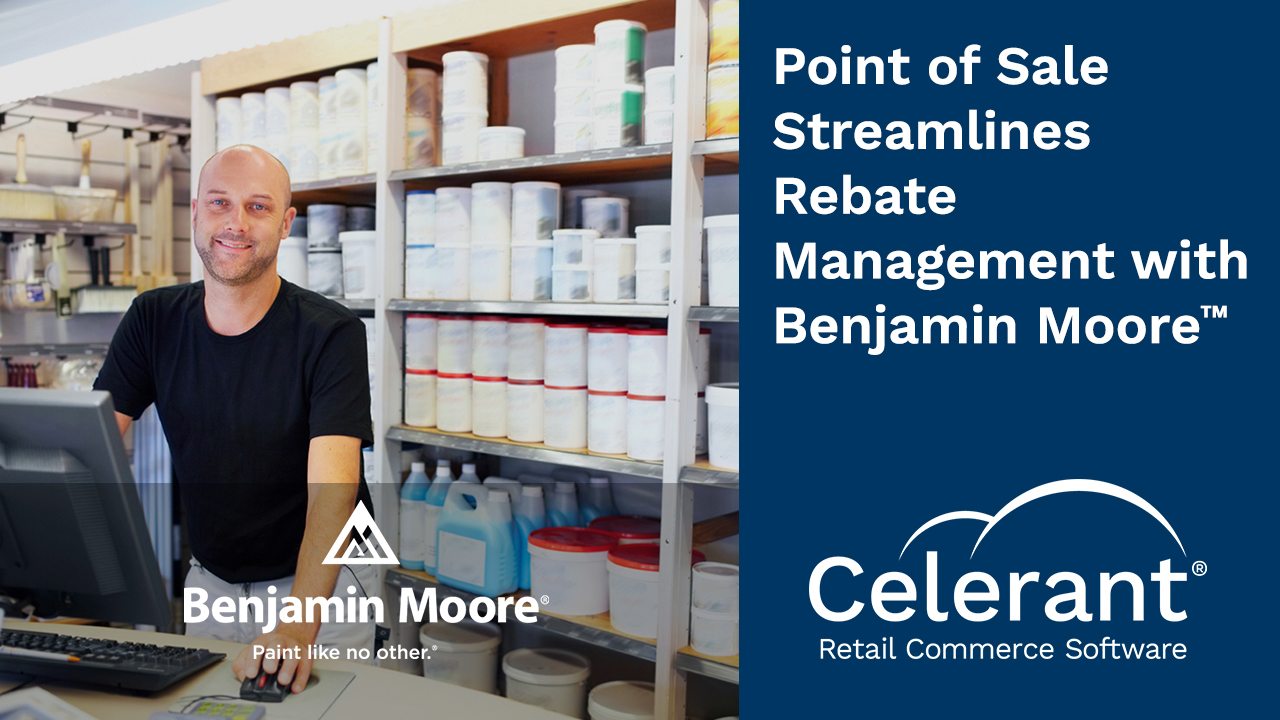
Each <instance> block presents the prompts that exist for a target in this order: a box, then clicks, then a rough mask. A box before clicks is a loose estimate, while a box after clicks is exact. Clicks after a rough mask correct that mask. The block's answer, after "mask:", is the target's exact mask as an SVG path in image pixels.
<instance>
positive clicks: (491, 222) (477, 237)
mask: <svg viewBox="0 0 1280 720" xmlns="http://www.w3.org/2000/svg"><path fill="white" fill-rule="evenodd" d="M471 243H472V244H473V245H476V244H486V245H510V244H511V183H505V182H478V183H474V184H473V185H472V186H471Z"/></svg>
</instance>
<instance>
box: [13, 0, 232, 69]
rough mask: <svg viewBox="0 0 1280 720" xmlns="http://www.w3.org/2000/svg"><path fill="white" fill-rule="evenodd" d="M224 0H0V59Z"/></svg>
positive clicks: (58, 46)
mask: <svg viewBox="0 0 1280 720" xmlns="http://www.w3.org/2000/svg"><path fill="white" fill-rule="evenodd" d="M219 2H221V0H110V1H109V2H101V1H98V2H93V1H92V0H0V28H3V30H4V31H3V37H4V42H3V43H0V65H7V64H9V63H12V62H16V61H18V60H25V59H26V58H30V57H35V56H37V55H43V54H44V53H47V52H53V51H54V50H60V49H62V48H66V47H71V46H72V45H77V44H79V43H82V42H87V41H89V40H93V39H94V38H99V37H102V36H104V35H110V34H112V33H117V32H120V31H122V30H128V29H130V28H135V27H139V26H141V25H146V24H147V23H152V22H155V21H157V20H163V19H165V18H170V17H174V16H176V15H181V14H183V13H186V12H190V11H192V10H196V9H199V8H202V7H208V6H210V5H216V4H217V3H219Z"/></svg>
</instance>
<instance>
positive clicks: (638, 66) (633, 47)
mask: <svg viewBox="0 0 1280 720" xmlns="http://www.w3.org/2000/svg"><path fill="white" fill-rule="evenodd" d="M646 35H647V29H646V28H645V26H644V24H643V23H638V22H634V21H631V20H606V21H604V22H602V23H598V24H597V25H596V28H595V37H596V52H595V57H594V58H593V62H594V66H595V82H596V84H597V85H619V84H622V83H638V82H643V79H644V49H645V48H644V44H645V36H646Z"/></svg>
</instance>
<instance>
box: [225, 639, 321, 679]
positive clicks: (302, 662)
mask: <svg viewBox="0 0 1280 720" xmlns="http://www.w3.org/2000/svg"><path fill="white" fill-rule="evenodd" d="M308 634H311V631H310V630H308V629H307V626H298V627H290V626H288V625H282V626H280V627H279V628H277V629H276V630H275V631H274V632H269V633H266V634H264V635H259V636H258V637H257V638H255V639H254V640H253V642H252V643H250V644H249V645H248V646H247V647H245V649H244V650H241V651H240V654H239V655H238V656H236V659H235V662H233V663H231V670H232V672H234V673H235V675H236V679H237V680H244V679H246V678H251V677H254V676H256V675H257V674H258V668H259V666H261V667H262V669H264V670H265V671H266V672H268V673H277V675H276V682H278V683H279V684H281V685H291V686H292V687H291V688H290V689H291V690H292V691H293V692H294V693H300V692H302V691H303V690H305V689H306V687H307V680H308V679H309V678H310V677H311V665H312V660H311V657H310V656H309V655H310V654H309V652H308V646H309V645H310V644H311V641H312V639H313V638H311V637H303V636H304V635H308ZM255 647H262V648H265V653H264V652H259V653H257V655H258V656H257V657H255V653H254V648H255ZM284 649H288V650H289V655H290V656H291V657H289V658H288V659H285V660H280V659H279V657H280V656H281V655H282V654H283V653H281V652H280V651H281V650H284Z"/></svg>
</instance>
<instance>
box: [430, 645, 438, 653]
mask: <svg viewBox="0 0 1280 720" xmlns="http://www.w3.org/2000/svg"><path fill="white" fill-rule="evenodd" d="M439 649H440V648H438V647H436V646H435V645H432V646H431V652H435V651H437V650H439Z"/></svg>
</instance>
